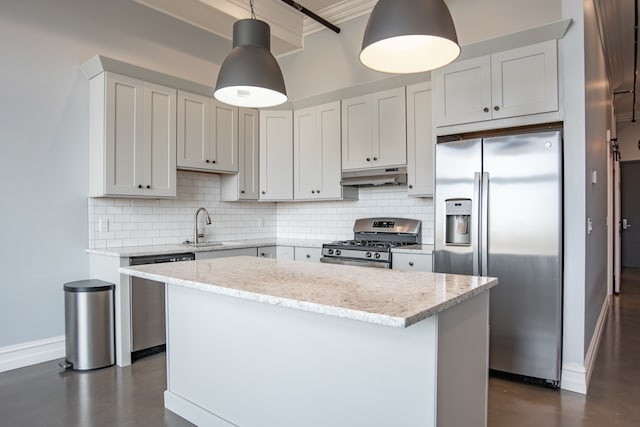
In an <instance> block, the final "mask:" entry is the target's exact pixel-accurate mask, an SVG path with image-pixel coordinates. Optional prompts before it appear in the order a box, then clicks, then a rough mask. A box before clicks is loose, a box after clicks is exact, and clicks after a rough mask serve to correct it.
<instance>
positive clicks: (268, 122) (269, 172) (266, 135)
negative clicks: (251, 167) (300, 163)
mask: <svg viewBox="0 0 640 427" xmlns="http://www.w3.org/2000/svg"><path fill="white" fill-rule="evenodd" d="M260 200H293V113H292V112H291V111H270V110H266V111H261V112H260Z"/></svg>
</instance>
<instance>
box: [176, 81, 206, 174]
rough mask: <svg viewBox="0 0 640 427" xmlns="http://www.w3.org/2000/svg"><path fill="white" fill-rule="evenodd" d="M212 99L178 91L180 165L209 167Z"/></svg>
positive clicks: (178, 159) (198, 167) (200, 167)
mask: <svg viewBox="0 0 640 427" xmlns="http://www.w3.org/2000/svg"><path fill="white" fill-rule="evenodd" d="M210 101H211V99H210V98H207V97H206V96H201V95H196V94H194V93H189V92H183V91H179V92H178V158H177V163H178V167H183V168H195V169H202V168H206V167H207V166H206V165H207V163H206V160H207V158H208V156H209V134H210V131H209V123H210V117H209V114H210V113H209V108H210Z"/></svg>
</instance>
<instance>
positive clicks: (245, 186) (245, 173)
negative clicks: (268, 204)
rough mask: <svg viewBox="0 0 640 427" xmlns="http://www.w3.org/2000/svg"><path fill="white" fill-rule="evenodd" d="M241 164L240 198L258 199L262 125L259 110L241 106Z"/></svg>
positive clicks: (239, 133)
mask: <svg viewBox="0 0 640 427" xmlns="http://www.w3.org/2000/svg"><path fill="white" fill-rule="evenodd" d="M239 115H240V120H239V132H238V138H239V142H238V144H239V149H238V152H239V157H240V161H239V165H238V179H239V190H240V194H239V196H238V198H239V199H240V200H258V195H259V192H260V191H259V182H260V181H259V178H260V175H259V161H258V160H259V150H260V138H259V137H260V126H259V113H258V110H254V109H250V108H241V109H240V111H239Z"/></svg>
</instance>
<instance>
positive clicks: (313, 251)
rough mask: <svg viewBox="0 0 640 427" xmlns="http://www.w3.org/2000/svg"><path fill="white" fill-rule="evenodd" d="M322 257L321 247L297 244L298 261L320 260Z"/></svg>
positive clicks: (295, 255) (295, 252) (296, 258)
mask: <svg viewBox="0 0 640 427" xmlns="http://www.w3.org/2000/svg"><path fill="white" fill-rule="evenodd" d="M320 257H322V249H321V248H304V247H301V246H296V247H295V249H294V259H295V260H296V261H307V262H320Z"/></svg>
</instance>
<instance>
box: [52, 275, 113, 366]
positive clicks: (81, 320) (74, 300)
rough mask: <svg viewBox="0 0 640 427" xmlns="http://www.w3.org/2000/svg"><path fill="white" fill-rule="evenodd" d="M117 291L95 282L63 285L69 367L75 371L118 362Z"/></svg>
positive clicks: (111, 285) (81, 281) (99, 281)
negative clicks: (116, 348) (116, 350)
mask: <svg viewBox="0 0 640 427" xmlns="http://www.w3.org/2000/svg"><path fill="white" fill-rule="evenodd" d="M114 289H115V286H114V285H113V284H111V283H107V282H103V281H102V280H95V279H91V280H80V281H77V282H70V283H65V284H64V320H65V335H66V359H67V360H66V362H67V365H66V366H68V367H71V368H72V369H73V370H77V371H85V370H90V369H98V368H104V367H106V366H111V365H113V364H114V363H115V335H114V324H113V321H114V307H113V299H114V296H113V293H114Z"/></svg>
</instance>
